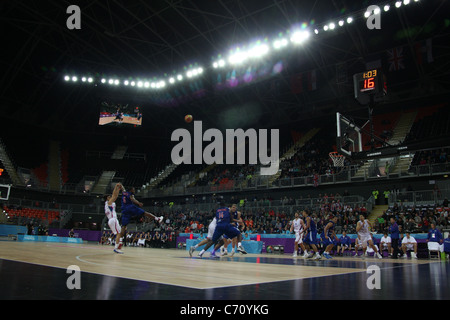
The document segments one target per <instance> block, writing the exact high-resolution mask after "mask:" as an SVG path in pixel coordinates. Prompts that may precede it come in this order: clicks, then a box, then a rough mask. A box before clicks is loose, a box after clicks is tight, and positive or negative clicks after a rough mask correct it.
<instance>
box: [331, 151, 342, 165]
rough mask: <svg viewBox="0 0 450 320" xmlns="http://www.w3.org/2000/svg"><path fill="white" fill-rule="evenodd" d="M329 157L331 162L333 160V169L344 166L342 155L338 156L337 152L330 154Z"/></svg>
mask: <svg viewBox="0 0 450 320" xmlns="http://www.w3.org/2000/svg"><path fill="white" fill-rule="evenodd" d="M329 156H330V158H331V160H333V165H334V166H335V167H343V166H344V161H345V157H344V156H343V155H342V154H339V153H337V152H330V153H329Z"/></svg>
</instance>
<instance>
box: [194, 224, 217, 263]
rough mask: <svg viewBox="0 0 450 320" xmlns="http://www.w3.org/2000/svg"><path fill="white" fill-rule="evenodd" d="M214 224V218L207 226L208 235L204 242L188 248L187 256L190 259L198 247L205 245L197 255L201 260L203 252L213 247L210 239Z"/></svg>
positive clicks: (214, 228) (214, 227)
mask: <svg viewBox="0 0 450 320" xmlns="http://www.w3.org/2000/svg"><path fill="white" fill-rule="evenodd" d="M216 224H217V220H216V217H214V218H213V219H212V221H211V222H210V224H209V226H208V235H207V236H206V238H205V239H204V240H202V241H200V242H199V243H197V244H196V245H194V246H191V247H190V248H189V255H190V256H191V257H192V254H193V253H194V251H195V249H197V248H198V247H201V246H203V245H206V246H205V248H203V249H202V250H201V251H200V253H199V254H198V256H199V257H200V258H201V257H202V256H203V254H204V253H205V251H206V250H208V249H209V248H210V247H211V246H212V245H213V242H212V237H213V234H214V231H215V230H216Z"/></svg>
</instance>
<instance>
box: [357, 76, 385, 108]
mask: <svg viewBox="0 0 450 320" xmlns="http://www.w3.org/2000/svg"><path fill="white" fill-rule="evenodd" d="M353 82H354V88H355V98H356V100H358V101H359V102H360V103H362V104H367V103H369V101H370V98H371V97H370V96H371V95H373V96H374V100H375V99H376V100H379V98H380V97H382V96H384V95H386V93H387V87H386V79H385V77H384V75H383V73H382V72H381V70H378V69H374V70H368V71H365V72H361V73H357V74H355V75H354V76H353Z"/></svg>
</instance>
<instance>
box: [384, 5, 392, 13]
mask: <svg viewBox="0 0 450 320" xmlns="http://www.w3.org/2000/svg"><path fill="white" fill-rule="evenodd" d="M390 8H391V7H390V6H389V5H388V4H387V5H385V6H384V12H388V11H389V9H390Z"/></svg>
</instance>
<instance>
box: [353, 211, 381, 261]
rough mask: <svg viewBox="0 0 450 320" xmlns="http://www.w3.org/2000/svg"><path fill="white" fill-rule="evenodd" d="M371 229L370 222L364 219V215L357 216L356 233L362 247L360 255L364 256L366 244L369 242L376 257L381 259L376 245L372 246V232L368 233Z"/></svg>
mask: <svg viewBox="0 0 450 320" xmlns="http://www.w3.org/2000/svg"><path fill="white" fill-rule="evenodd" d="M371 229H372V224H371V223H370V221H369V220H366V218H365V217H364V215H362V214H361V215H360V216H359V221H358V223H357V224H356V232H357V233H358V238H359V240H360V243H361V245H362V248H363V255H362V256H363V257H364V255H365V254H366V250H367V244H369V246H370V247H371V248H372V250H373V251H374V252H375V255H376V256H377V258H379V259H381V258H382V256H381V255H380V253H379V252H378V249H377V247H376V246H374V244H373V240H372V234H371V233H370V230H371Z"/></svg>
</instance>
